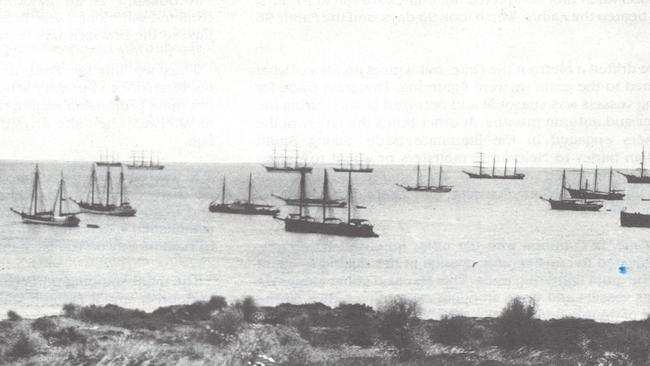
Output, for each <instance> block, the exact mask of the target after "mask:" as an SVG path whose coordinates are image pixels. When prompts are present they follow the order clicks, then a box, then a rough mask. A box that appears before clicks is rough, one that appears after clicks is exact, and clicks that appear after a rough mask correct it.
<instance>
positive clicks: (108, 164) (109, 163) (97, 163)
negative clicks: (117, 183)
mask: <svg viewBox="0 0 650 366" xmlns="http://www.w3.org/2000/svg"><path fill="white" fill-rule="evenodd" d="M95 165H97V166H122V163H120V162H108V161H96V162H95Z"/></svg>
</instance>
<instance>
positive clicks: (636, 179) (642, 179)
mask: <svg viewBox="0 0 650 366" xmlns="http://www.w3.org/2000/svg"><path fill="white" fill-rule="evenodd" d="M618 174H620V175H622V176H624V177H625V179H627V182H628V183H631V184H650V176H646V175H644V176H638V175H633V174H625V173H621V172H618Z"/></svg>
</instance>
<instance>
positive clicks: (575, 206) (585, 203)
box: [539, 170, 603, 211]
mask: <svg viewBox="0 0 650 366" xmlns="http://www.w3.org/2000/svg"><path fill="white" fill-rule="evenodd" d="M565 190H566V170H563V171H562V187H561V188H560V199H559V200H554V199H551V198H544V197H539V198H540V199H542V200H544V201H548V203H550V204H551V209H553V210H568V211H598V210H600V209H601V208H602V207H603V203H602V201H600V200H587V199H565V198H564V191H565Z"/></svg>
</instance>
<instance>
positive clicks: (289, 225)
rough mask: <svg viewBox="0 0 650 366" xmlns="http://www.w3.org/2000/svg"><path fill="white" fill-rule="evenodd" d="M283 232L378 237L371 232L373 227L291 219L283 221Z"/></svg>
mask: <svg viewBox="0 0 650 366" xmlns="http://www.w3.org/2000/svg"><path fill="white" fill-rule="evenodd" d="M284 230H285V231H289V232H293V233H311V234H324V235H338V236H348V237H356V238H376V237H379V235H377V234H375V232H374V231H373V226H372V225H368V224H361V225H357V224H348V223H345V222H336V223H323V222H316V221H306V220H300V219H291V218H287V219H284Z"/></svg>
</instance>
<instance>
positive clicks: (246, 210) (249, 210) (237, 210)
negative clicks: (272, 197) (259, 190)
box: [208, 174, 280, 216]
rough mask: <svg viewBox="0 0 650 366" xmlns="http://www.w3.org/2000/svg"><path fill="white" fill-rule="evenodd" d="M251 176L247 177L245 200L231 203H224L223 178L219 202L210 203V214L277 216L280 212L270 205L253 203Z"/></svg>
mask: <svg viewBox="0 0 650 366" xmlns="http://www.w3.org/2000/svg"><path fill="white" fill-rule="evenodd" d="M252 192H253V175H252V174H250V175H249V176H248V198H247V199H246V200H237V201H234V202H231V203H226V177H225V176H224V177H223V183H222V185H221V202H220V203H219V202H217V200H214V201H212V202H210V206H209V207H208V209H209V210H210V212H221V213H231V214H241V215H270V216H274V215H277V214H278V213H279V212H280V210H278V209H276V208H274V207H273V206H271V205H262V204H257V203H253V200H252V194H253V193H252Z"/></svg>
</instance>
